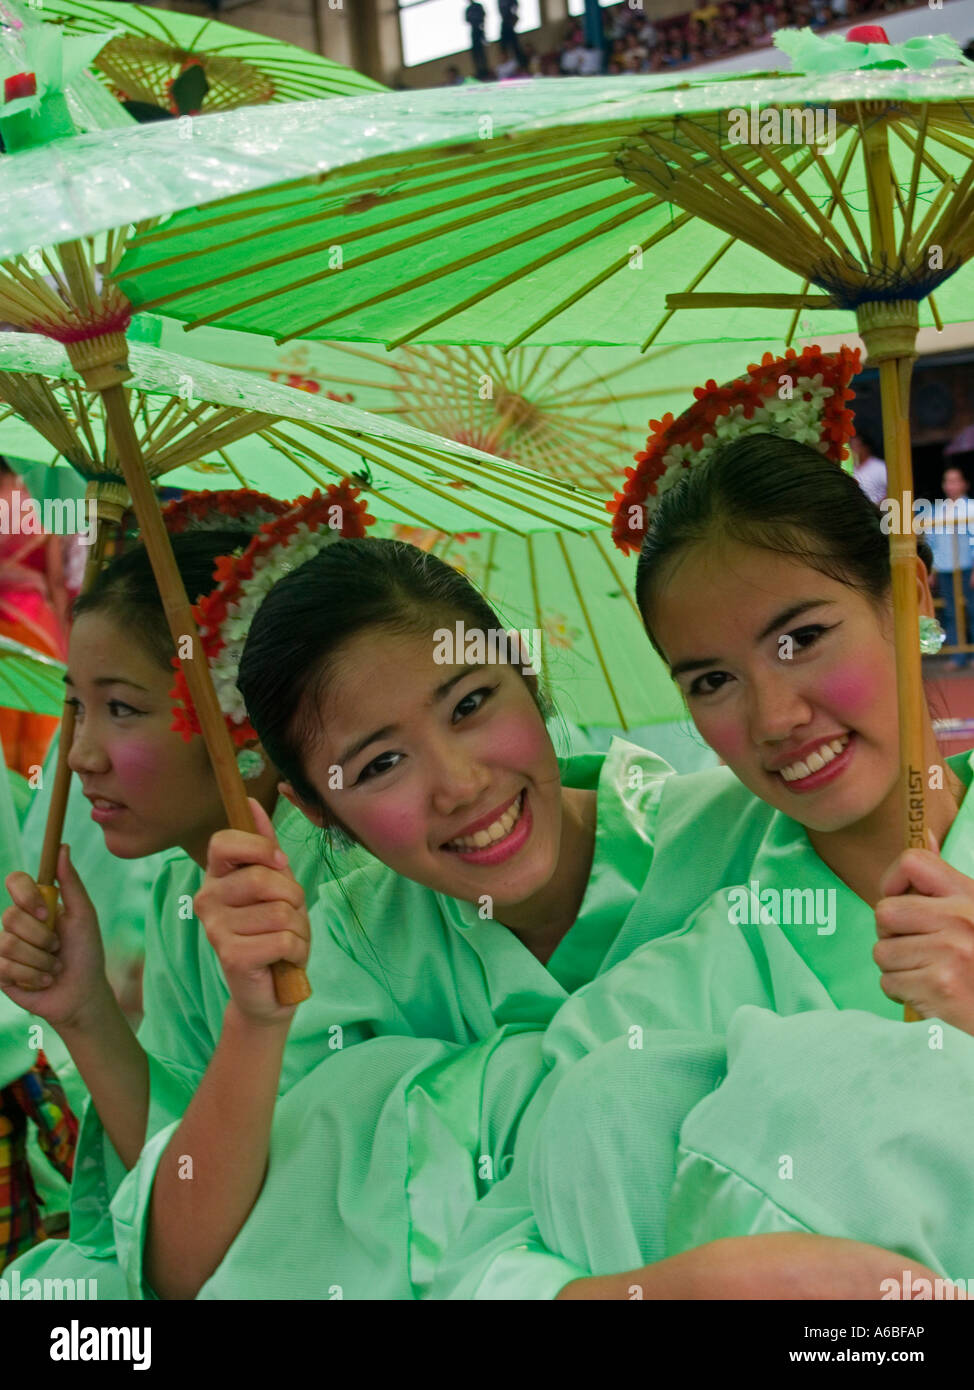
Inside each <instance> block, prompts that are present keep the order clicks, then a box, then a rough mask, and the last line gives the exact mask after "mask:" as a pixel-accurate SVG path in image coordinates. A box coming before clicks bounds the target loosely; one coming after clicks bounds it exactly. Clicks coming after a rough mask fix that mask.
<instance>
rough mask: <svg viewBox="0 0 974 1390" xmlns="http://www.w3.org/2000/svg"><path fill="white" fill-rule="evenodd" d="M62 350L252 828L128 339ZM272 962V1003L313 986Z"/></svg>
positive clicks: (228, 806) (217, 757)
mask: <svg viewBox="0 0 974 1390" xmlns="http://www.w3.org/2000/svg"><path fill="white" fill-rule="evenodd" d="M68 355H69V357H70V358H71V364H72V366H73V367H74V368H75V370H76V371H78V372H79V373H80V375H81V376H82V378H83V380H84V382H85V386H86V387H87V389H89V390H92V391H98V392H100V394H101V398H102V402H103V404H104V407H105V418H106V421H107V423H108V429H109V431H110V434H111V437H112V439H113V441H114V444H115V449H116V452H117V454H118V458H119V462H120V464H121V467H122V472H123V474H124V476H125V483H126V486H127V488H128V490H129V493H130V494H131V497H132V503H133V506H134V508H135V515H136V517H137V518H138V522H139V528H140V530H141V533H142V540H143V543H144V545H145V547H146V550H147V551H148V554H149V561H150V563H151V565H152V570H153V573H154V575H155V577H156V583H157V585H158V587H159V595H160V598H161V599H162V606H163V610H164V612H165V615H166V621H167V623H168V625H169V631H170V633H171V634H172V638H173V642H174V644H175V646H176V649H177V651H178V650H180V649H181V648H184V647H185V646H186V645H187V639H188V645H189V649H190V651H191V652H192V654H193V655H192V657H191V658H189V659H186V658H183V659H182V669H183V672H184V674H185V676H186V682H187V684H188V686H189V690H190V695H191V697H192V700H193V705H194V707H195V709H196V714H197V717H198V719H199V722H200V728H201V729H202V732H203V738H204V741H205V743H206V748H207V752H208V753H209V755H210V762H211V763H212V766H213V772H214V775H215V777H216V780H217V785H218V787H219V789H220V796H221V799H222V801H223V805H224V808H225V810H226V813H227V817H228V820H229V823H230V825H231V826H232V827H233V828H234V829H236V830H247V831H250V833H251V834H253V832H254V830H255V826H254V818H253V813H252V812H251V809H250V805H249V803H248V801H247V792H246V789H245V787H244V784H243V779H242V778H241V776H240V772H239V769H238V768H237V761H236V754H235V751H234V747H233V742H232V740H231V738H230V733H229V731H228V729H227V726H226V723H225V721H224V718H223V712H222V711H221V709H220V706H219V703H218V702H217V698H216V692H215V691H214V689H213V682H212V680H211V679H210V672H209V667H208V665H207V662H206V660H205V658H204V659H202V660H198V659H197V656H198V655H202V650H203V649H202V646H201V644H200V637H199V633H198V632H197V629H196V623H195V621H194V618H193V612H192V607H191V605H190V601H189V598H188V597H187V595H186V590H185V588H184V586H183V582H182V579H181V578H180V575H179V571H178V569H177V568H176V562H175V560H174V558H173V553H172V547H171V546H170V544H169V537H168V535H167V533H166V528H165V525H164V523H163V520H162V514H161V512H160V511H159V506H158V502H157V500H156V496H155V493H154V492H153V491H152V484H151V483H150V481H149V476H148V473H147V472H146V469H145V464H144V462H143V460H142V453H141V450H140V448H139V441H138V436H137V435H136V433H135V426H134V424H133V422H132V417H131V414H130V412H129V406H128V402H127V400H126V393H125V388H124V387H123V385H122V384H121V383H122V382H123V381H124V380H125V379H126V378H127V377H128V376H129V375H130V373H129V371H128V365H127V363H128V345H127V343H126V341H125V338H124V336H123V335H122V334H108V335H105V336H104V337H103V338H99V339H89V340H87V341H83V342H80V343H72V344H70V345H69V347H68ZM272 969H273V974H274V988H275V991H276V994H277V999H278V1003H280V1004H299V1003H300V1002H301V1001H302V1000H303V999H307V998H308V996H309V995H310V993H311V990H310V987H309V985H308V980H307V976H306V975H305V973H304V971H303V970H301V969H299V968H298V967H297V966H295V965H292V964H291V963H290V962H289V961H278V962H276V963H275V965H274V966H273V967H272Z"/></svg>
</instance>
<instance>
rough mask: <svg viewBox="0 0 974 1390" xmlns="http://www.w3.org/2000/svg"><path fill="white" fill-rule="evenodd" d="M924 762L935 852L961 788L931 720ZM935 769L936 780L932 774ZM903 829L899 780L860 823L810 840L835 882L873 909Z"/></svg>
mask: <svg viewBox="0 0 974 1390" xmlns="http://www.w3.org/2000/svg"><path fill="white" fill-rule="evenodd" d="M923 763H924V767H925V768H927V769H930V773H931V775H928V777H927V786H926V788H925V789H924V805H925V811H926V824H927V830H928V832H929V833H930V834H932V836H933V839H934V840H935V841H936V847H937V848H938V849H939V847H940V846H941V845H942V844H943V842H944V839H945V838H946V836H947V832H948V830H949V829H950V827H951V826H952V825H953V823H954V818H955V816H956V815H957V811H958V808H959V806H960V803H961V802H962V801H963V799H964V792H965V787H964V784H963V782H962V781H961V779H960V778H959V777H958V776H957V774H956V773H955V772H954V771H953V770H952V769H951V768H950V767H948V766H947V764H946V763H945V762H944V759H943V756H942V755H941V753H940V751H939V749H938V747H937V741H936V738H935V737H934V733H933V728H932V726H931V725H930V723H929V721H927V725H926V728H925V730H924V758H923ZM935 770H936V771H937V772H939V773H940V776H934V775H932V774H933V772H934V771H935ZM931 782H932V783H933V784H934V785H933V786H932V787H931V786H930V783H931ZM938 783H939V785H938ZM904 827H905V816H904V809H903V791H902V785H901V779H900V778H899V777H897V779H896V782H895V784H894V786H893V787H892V788H891V790H890V792H889V794H888V795H887V796H886V797H885V798H884V800H883V801H881V802H880V804H879V805H878V806H877V807H876V809H875V810H874V811H872V812H871V813H870V814H869V815H868V816H866V817H864V818H863V819H862V820H861V821H857V822H856V824H855V825H851V826H848V827H847V828H845V829H843V830H832V831H822V830H809V831H808V838H809V841H810V843H811V845H812V848H813V849H814V850H815V852H816V854H817V855H818V856H819V858H820V859H821V860H822V861H823V863H825V864H827V865H828V867H829V868H830V869H831V870H832V872H833V873H834V874H835V875H836V877H837V878H840V879H841V880H842V882H843V883H845V884H846V885H847V886H848V887H849V888H851V889H852V891H853V892H854V893H857V894H858V895H859V897H860V898H862V899H863V901H864V902H867V903H868V904H869V906H870V907H875V906H876V904H877V903H878V902H879V900H880V897H881V893H880V883H881V881H882V879H883V876H884V874H885V873H886V871H887V869H888V868H889V867H890V865H891V864H892V863H893V860H894V859H896V858H897V857H898V855H900V854H901V853H902V852H903V850H904V849H905V848H906V843H905V828H904ZM928 848H932V846H929V845H928Z"/></svg>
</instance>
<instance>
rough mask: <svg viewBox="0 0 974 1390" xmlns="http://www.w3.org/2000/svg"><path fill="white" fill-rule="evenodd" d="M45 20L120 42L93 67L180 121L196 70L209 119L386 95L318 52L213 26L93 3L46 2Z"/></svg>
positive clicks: (129, 95) (122, 90)
mask: <svg viewBox="0 0 974 1390" xmlns="http://www.w3.org/2000/svg"><path fill="white" fill-rule="evenodd" d="M41 13H42V14H43V17H44V18H45V19H46V20H48V21H49V22H54V23H57V24H58V25H60V26H61V27H62V28H63V29H64V32H65V33H67V34H72V35H99V34H100V35H103V36H104V35H105V34H110V35H113V36H111V37H109V39H108V41H107V42H106V43H105V45H104V47H102V48H101V50H100V51H99V53H98V56H97V58H96V59H95V60H94V61H93V66H94V67H95V68H96V69H97V71H98V73H99V74H100V75H101V77H102V78H103V80H104V81H105V83H106V85H107V86H108V88H109V89H110V90H111V91H112V92H114V93H116V94H117V95H119V96H121V97H122V98H123V99H126V100H129V101H135V102H139V103H143V104H145V105H147V106H153V107H156V108H160V109H161V110H162V111H164V112H172V114H174V115H180V114H182V113H183V111H184V110H186V109H187V107H186V105H185V103H181V102H180V95H181V94H180V91H179V82H180V78H181V77H184V75H185V74H186V73H187V72H188V71H189V70H190V69H191V68H198V69H199V70H200V71H201V72H202V74H203V76H204V78H205V84H206V85H205V88H203V89H202V90H201V101H200V104H199V108H198V109H199V110H201V111H203V112H204V113H205V112H211V111H229V110H232V109H233V108H234V107H237V106H256V105H264V104H265V103H267V102H272V101H273V102H281V101H310V100H314V99H316V98H319V97H329V96H356V95H358V94H359V93H362V92H370V91H374V92H382V91H385V90H386V88H385V87H383V86H382V84H381V83H379V82H375V81H373V80H372V78H370V77H364V76H362V74H360V73H357V72H355V71H354V70H353V69H351V68H346V67H343V66H342V65H341V64H340V63H334V62H332V61H331V59H329V58H323V57H321V56H320V55H319V54H317V53H308V52H306V51H305V50H304V49H302V48H297V47H295V46H293V45H292V44H288V43H282V42H281V41H280V40H278V39H271V38H267V37H265V36H264V35H262V34H253V33H248V32H247V31H246V30H245V29H236V28H233V27H232V26H231V25H229V24H221V23H219V22H218V21H217V20H214V19H202V20H201V19H198V18H196V17H195V16H193V15H185V14H179V13H177V12H174V11H159V10H156V9H151V8H150V7H149V6H147V5H129V4H126V5H119V4H107V3H106V4H97V3H94V0H44V4H43V9H42V11H41ZM174 83H175V84H176V90H175V91H174V90H173V86H174ZM188 96H189V93H187V97H188ZM193 114H195V110H194V112H193Z"/></svg>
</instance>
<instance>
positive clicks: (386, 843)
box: [338, 797, 420, 860]
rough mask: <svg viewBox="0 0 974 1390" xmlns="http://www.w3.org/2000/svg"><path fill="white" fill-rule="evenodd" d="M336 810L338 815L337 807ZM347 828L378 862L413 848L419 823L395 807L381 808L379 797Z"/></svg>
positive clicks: (400, 808) (399, 807)
mask: <svg viewBox="0 0 974 1390" xmlns="http://www.w3.org/2000/svg"><path fill="white" fill-rule="evenodd" d="M338 811H339V814H340V813H341V808H340V807H339V808H338ZM350 828H351V829H353V830H354V832H355V834H356V835H357V836H358V837H359V838H360V839H361V840H362V842H363V843H364V844H366V845H368V846H369V847H370V848H371V850H372V852H373V853H374V854H375V855H376V856H377V857H378V858H379V859H382V860H385V859H387V858H389V857H395V856H396V855H398V854H402V853H403V852H405V851H408V850H409V849H411V848H412V847H413V846H414V845H415V843H416V836H417V831H418V829H419V828H420V822H419V820H418V818H417V816H416V814H415V812H410V811H409V810H407V809H404V808H403V807H402V806H396V805H395V804H393V805H383V804H382V798H381V797H376V798H375V804H374V805H372V806H369V807H368V808H367V809H366V810H365V811H361V812H360V813H359V814H358V815H356V817H355V822H354V825H352V826H350Z"/></svg>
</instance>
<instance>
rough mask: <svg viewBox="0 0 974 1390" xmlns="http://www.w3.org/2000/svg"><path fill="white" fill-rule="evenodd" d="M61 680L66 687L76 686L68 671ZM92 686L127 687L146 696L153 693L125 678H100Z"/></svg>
mask: <svg viewBox="0 0 974 1390" xmlns="http://www.w3.org/2000/svg"><path fill="white" fill-rule="evenodd" d="M61 679H62V680H63V681H64V684H65V685H74V681H73V680H72V679H71V677H70V676H69V675H68V673H67V671H65V673H64V675H63V676H62V677H61ZM92 685H98V686H101V685H127V686H128V687H129V688H130V689H131V690H141V691H142V693H143V694H144V695H151V694H152V691H151V690H149V689H147V687H146V686H144V685H137V684H136V682H135V681H130V680H127V679H126V678H125V676H99V677H98V679H97V680H94V681H92Z"/></svg>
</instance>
